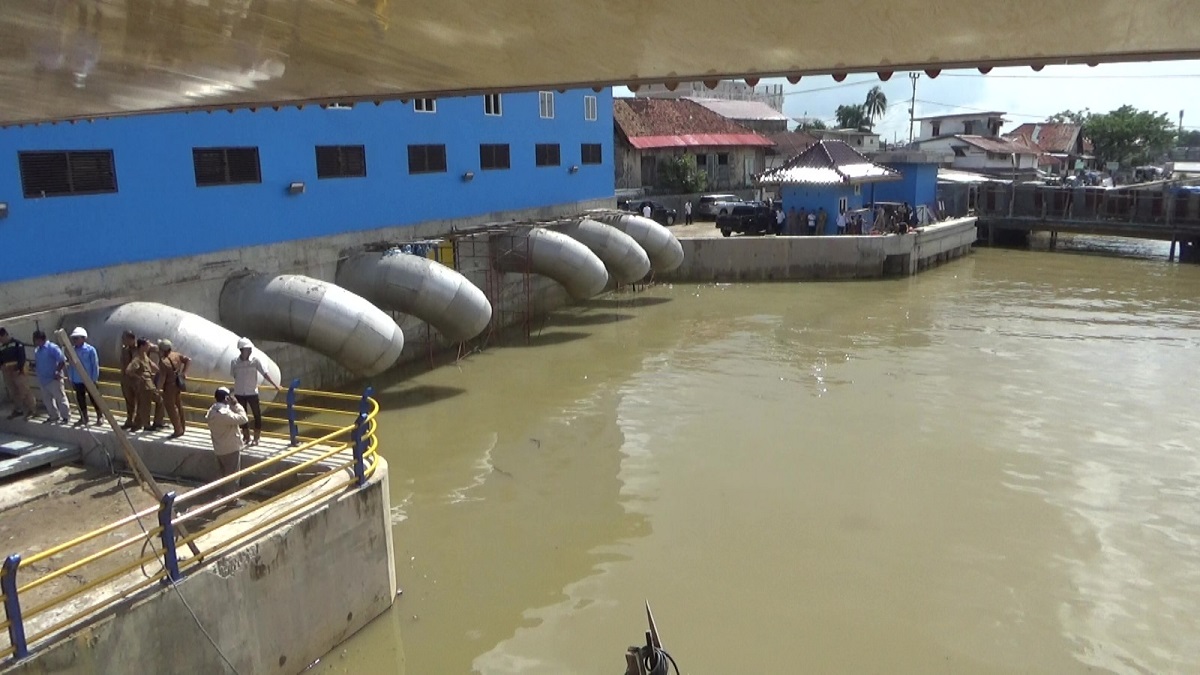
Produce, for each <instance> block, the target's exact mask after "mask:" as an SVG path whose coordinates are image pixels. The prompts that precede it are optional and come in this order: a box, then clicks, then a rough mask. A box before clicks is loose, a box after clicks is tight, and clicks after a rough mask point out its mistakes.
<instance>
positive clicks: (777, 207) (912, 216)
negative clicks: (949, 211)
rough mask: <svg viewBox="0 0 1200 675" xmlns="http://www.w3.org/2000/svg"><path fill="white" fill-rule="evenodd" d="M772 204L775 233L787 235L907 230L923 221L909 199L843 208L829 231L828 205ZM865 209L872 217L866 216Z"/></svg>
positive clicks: (902, 232)
mask: <svg viewBox="0 0 1200 675" xmlns="http://www.w3.org/2000/svg"><path fill="white" fill-rule="evenodd" d="M769 206H770V207H771V208H772V210H773V213H774V214H775V234H781V235H787V236H804V235H807V236H819V235H825V234H836V235H847V234H849V235H863V234H905V233H907V232H908V231H909V230H911V229H912V228H915V227H917V225H918V224H919V221H918V216H917V211H916V209H913V208H912V207H910V206H909V205H908V203H907V202H905V203H904V204H901V205H899V206H895V207H892V206H890V205H884V204H877V205H876V206H875V208H874V209H864V210H862V211H859V212H855V213H848V212H847V211H846V210H845V209H842V210H840V211H839V212H838V214H837V217H836V218H835V220H834V230H833V231H832V232H830V231H829V213H828V212H827V211H826V210H825V207H824V206H821V207H818V208H816V209H813V210H811V211H810V210H808V209H806V208H805V207H803V206H801V207H800V208H799V209H797V208H796V207H795V206H792V207H790V208H789V209H788V210H787V212H786V213H785V212H784V209H783V204H781V203H779V202H770V203H769ZM864 213H865V214H867V216H868V218H869V220H866V219H864V218H863V215H864Z"/></svg>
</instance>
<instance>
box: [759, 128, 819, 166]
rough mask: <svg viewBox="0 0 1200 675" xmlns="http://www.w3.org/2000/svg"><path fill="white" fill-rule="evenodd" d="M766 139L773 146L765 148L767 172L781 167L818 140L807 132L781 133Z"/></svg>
mask: <svg viewBox="0 0 1200 675" xmlns="http://www.w3.org/2000/svg"><path fill="white" fill-rule="evenodd" d="M767 139H768V140H770V141H771V143H773V144H774V147H771V148H767V170H771V169H774V168H776V167H780V166H783V165H784V163H785V162H787V161H788V160H789V159H791V158H793V157H795V156H796V155H798V154H800V153H802V152H804V151H805V150H807V149H809V148H810V147H812V145H813V144H814V143H816V142H817V141H819V140H820V139H819V138H817V137H816V136H813V135H812V134H810V133H808V132H807V131H781V132H777V133H773V134H767Z"/></svg>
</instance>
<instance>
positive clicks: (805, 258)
mask: <svg viewBox="0 0 1200 675" xmlns="http://www.w3.org/2000/svg"><path fill="white" fill-rule="evenodd" d="M975 238H976V232H975V219H974V218H960V219H956V220H948V221H945V222H942V223H937V224H935V225H928V226H926V227H923V228H920V229H918V230H917V231H916V232H912V233H909V234H903V235H894V234H893V235H863V236H827V237H731V238H728V239H724V238H715V237H713V238H709V237H700V238H682V237H681V238H680V240H679V241H680V243H681V244H682V245H683V251H684V262H683V265H682V266H680V267H679V268H678V269H676V270H675V271H673V272H671V273H670V274H668V275H665V277H664V278H665V279H667V280H670V281H811V280H822V279H875V278H881V277H889V276H909V275H913V274H916V273H917V272H919V271H921V270H923V269H926V268H927V267H931V266H934V265H938V264H940V263H943V262H946V261H948V260H953V259H954V258H958V257H961V256H963V255H966V254H967V253H969V252H970V251H971V246H972V244H974V243H975Z"/></svg>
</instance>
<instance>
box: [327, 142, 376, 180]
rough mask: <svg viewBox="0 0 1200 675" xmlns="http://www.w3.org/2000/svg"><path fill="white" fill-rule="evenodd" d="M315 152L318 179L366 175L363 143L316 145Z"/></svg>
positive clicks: (365, 148)
mask: <svg viewBox="0 0 1200 675" xmlns="http://www.w3.org/2000/svg"><path fill="white" fill-rule="evenodd" d="M315 152H316V157H317V179H318V180H325V179H327V178H366V177H367V146H365V145H318V146H315Z"/></svg>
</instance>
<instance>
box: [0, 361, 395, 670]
mask: <svg viewBox="0 0 1200 675" xmlns="http://www.w3.org/2000/svg"><path fill="white" fill-rule="evenodd" d="M102 372H105V373H107V374H109V375H119V373H118V371H116V370H115V369H112V368H104V369H102ZM189 383H200V384H211V385H214V387H215V386H220V385H222V384H226V383H222V382H218V381H215V380H207V379H203V378H189ZM97 384H98V385H100V386H101V390H102V391H104V389H106V388H107V389H111V388H113V387H119V382H114V381H112V380H108V381H101V382H97ZM292 391H294V392H295V393H296V394H302V395H304V396H305V397H309V398H325V399H330V400H332V401H338V402H350V401H353V402H356V403H358V404H359V407H358V410H357V411H349V410H346V409H344V408H343V409H335V408H324V407H319V406H315V405H305V406H298V405H293V406H290V408H291V411H301V412H304V413H308V414H313V415H321V416H334V417H339V416H340V417H345V416H349V417H351V418H353V422H352V423H350V424H347V425H342V426H338V425H336V424H330V423H328V422H317V421H315V420H314V421H307V420H304V421H301V420H296V421H295V423H296V424H297V425H298V426H299V425H304V426H305V427H306V428H309V429H311V431H310V432H309V433H310V434H316V435H315V436H300V435H299V434H298V433H296V434H295V435H294V436H292V435H290V434H275V433H271V434H270V435H271V436H275V437H279V438H285V439H289V438H295V439H296V440H297V441H300V440H301V439H302V440H303V442H301V443H299V444H298V445H296V446H295V447H291V448H288V449H287V450H284V451H283V452H280V453H277V454H275V455H273V456H271V457H268V458H266V459H263V460H261V461H259V462H256V463H255V464H253V465H251V466H248V467H245V468H242V469H240V470H238V471H236V472H234V473H232V474H230V475H228V476H224V477H222V478H219V479H217V480H214V481H212V482H209V483H207V484H205V485H203V486H201V487H199V488H196V489H194V490H190V491H188V492H185V493H183V494H182V495H180V496H179V497H178V499H175V496H174V495H173V494H169V495H167V497H165V498H164V500H163V503H162V504H160V505H159V506H156V507H151V508H147V509H143V510H141V511H138V512H137V513H134V514H131V515H129V516H126V517H124V518H121V519H119V520H117V521H114V522H112V523H109V524H107V525H104V526H103V527H100V528H97V529H95V530H92V531H91V532H87V533H85V534H82V535H79V536H77V537H74V538H72V539H70V540H68V541H65V542H63V543H61V544H58V545H56V546H53V547H50V548H48V549H46V550H44V551H41V552H39V553H37V554H35V555H33V556H30V557H29V558H28V559H21V558H20V557H19V556H17V555H12V556H9V558H8V559H7V560H5V561H4V567H3V570H2V571H0V593H2V594H0V604H2V606H3V607H4V609H5V616H6V617H7V618H6V620H4V621H3V622H0V631H6V632H7V633H8V635H9V642H10V644H9V646H8V647H7V648H0V659H2V658H7V657H9V656H15V657H16V658H24V657H25V656H26V655H27V654H28V647H29V645H30V644H33V643H36V642H38V641H41V640H44V639H45V638H47V637H49V636H51V635H53V634H55V633H56V632H58V631H59V630H61V629H63V628H66V627H68V626H70V625H72V624H74V623H76V622H78V621H80V620H82V619H83V618H85V617H87V616H91V615H93V614H95V613H96V612H99V611H101V610H103V609H105V608H107V607H109V606H111V605H112V604H114V603H116V602H117V601H119V600H120V599H122V598H125V597H129V596H130V595H132V594H134V593H137V592H140V591H142V590H145V589H147V588H149V587H151V586H152V585H154V584H156V583H158V582H159V581H161V580H168V581H174V580H177V579H179V578H181V576H182V573H183V572H184V571H191V570H194V569H195V568H197V567H198V566H200V565H202V564H203V563H204V560H205V559H211V557H212V556H215V555H217V554H219V553H222V552H224V551H226V550H228V549H230V548H231V547H233V546H235V545H237V543H238V542H241V541H243V540H245V539H246V538H247V537H249V536H251V535H253V534H256V533H258V532H260V531H262V530H263V529H266V528H269V527H273V526H276V525H278V524H280V523H281V522H283V521H284V520H285V519H286V518H287V517H288V516H290V515H291V514H293V513H295V512H297V511H300V510H302V509H304V508H306V507H309V506H311V505H313V504H316V503H318V502H320V501H323V500H325V499H327V498H328V497H330V496H332V495H334V494H337V493H339V492H344V491H345V490H346V489H347V485H346V483H345V482H343V481H336V480H335V481H334V483H333V484H332V485H331V486H329V487H326V488H321V489H317V490H315V491H314V490H313V489H312V488H314V487H315V486H316V485H317V484H318V483H320V482H321V481H324V480H327V479H329V478H333V477H336V476H337V474H339V473H341V472H345V471H347V470H350V471H351V472H352V473H353V475H354V481H353V482H352V483H351V487H354V486H361V485H362V484H364V483H365V482H366V480H367V479H368V478H369V477H370V476H372V475H373V474H374V472H375V468H376V466H377V465H378V460H379V457H378V446H379V441H378V438H377V437H376V435H375V432H376V429H377V425H378V422H377V416H378V414H379V404H378V402H376V401H375V399H374V398H372V397H371V396H370V394H371V390H370V389H368V390H367V392H366V393H364V394H363V395H361V396H356V395H353V394H343V393H339V392H323V391H315V390H309V389H299V388H293V389H292ZM184 395H185V396H196V397H199V396H206V395H204V394H200V393H196V392H186V393H185V394H184ZM103 397H104V398H105V400H112V401H115V402H121V401H123V397H120V396H113V395H110V394H103ZM264 407H272V408H281V407H282V408H285V409H287V408H289V406H287V405H286V404H280V403H275V402H264ZM188 409H189V410H193V411H196V412H200V411H201V409H199V408H193V407H190V406H189V407H188ZM270 419H271V420H272V421H273V422H278V423H282V424H289V423H290V422H291V420H283V419H279V418H270ZM201 426H203V424H202V423H201ZM314 450H316V451H317V454H315V455H314V456H312V457H306V458H303V459H302V458H300V457H298V455H299V454H300V453H303V452H306V451H307V452H312V451H314ZM343 453H349V456H348V457H346V458H345V459H342V460H335V458H336V457H337V456H338V455H340V454H343ZM313 471H316V475H314V476H312V477H307V474H308V473H311V472H313ZM264 473H265V474H266V475H265V476H262V475H261V474H264ZM252 474H260V477H259V478H258V480H256V481H254V482H252V483H250V484H249V485H246V486H244V487H243V486H240V485H239V484H240V482H241V481H242V480H243V479H248V478H249V477H250V476H251V475H252ZM302 474H303V475H304V476H306V478H305V479H304V480H299V482H296V483H295V484H294V485H291V486H290V487H286V489H282V490H279V491H278V492H277V493H276V494H274V495H273V496H271V497H269V498H267V499H265V500H263V501H261V502H258V503H256V504H253V505H252V506H250V507H249V508H248V509H242V510H240V511H238V512H236V513H230V514H227V515H225V516H223V517H220V518H217V519H216V520H214V521H213V522H211V523H209V524H206V525H203V526H202V527H199V529H193V531H192V532H191V533H190V534H189V536H187V537H183V538H179V537H177V535H176V534H175V532H176V530H175V526H176V525H177V524H180V523H185V522H188V521H195V522H196V523H199V522H202V521H201V519H202V518H203V517H204V516H206V515H209V514H211V513H213V512H215V511H216V510H218V509H220V508H221V507H222V506H225V505H228V504H230V503H232V502H234V501H235V500H238V499H240V498H242V497H245V496H247V495H250V494H253V493H256V492H260V491H262V490H264V489H266V488H268V487H275V488H279V487H284V485H283V483H282V482H283V481H287V480H288V479H291V480H292V481H296V480H298V479H300V478H301V475H302ZM230 487H232V488H233V490H232V491H230V492H228V493H227V494H225V495H224V496H222V497H220V498H218V499H216V500H214V501H211V502H205V503H204V504H203V506H200V507H198V508H195V509H193V510H192V511H190V512H188V513H186V514H185V515H183V516H180V517H176V516H175V513H174V508H175V507H177V506H179V505H180V504H183V503H198V502H201V501H203V500H202V499H201V498H202V497H205V496H206V495H212V494H213V493H215V492H216V491H217V490H222V491H226V490H228V488H230ZM285 502H290V503H287V504H286V507H285V508H284V509H282V510H280V511H274V512H272V513H270V515H269V516H268V517H266V518H264V519H263V520H262V521H261V522H258V523H255V524H254V525H253V526H251V527H249V528H246V529H244V530H240V531H239V532H237V533H236V534H234V535H232V536H230V537H228V538H225V539H217V540H215V541H212V542H209V543H208V544H206V546H207V550H205V551H204V552H203V555H201V556H193V557H190V558H188V559H186V560H182V561H180V560H178V559H177V558H176V552H177V550H178V549H179V547H180V546H185V545H187V544H191V543H194V542H196V540H198V539H200V538H201V537H206V536H208V535H212V534H219V532H220V528H221V527H222V526H223V525H227V524H229V523H231V522H233V521H235V520H239V519H242V518H245V517H246V516H248V515H251V514H255V513H259V512H262V511H263V510H264V509H267V508H269V507H272V506H276V505H279V504H282V503H285ZM152 516H155V517H156V518H157V519H159V521H160V522H163V523H165V527H164V525H160V524H158V523H156V524H155V526H154V527H150V528H147V527H145V526H142V525H141V520H142V519H143V518H149V517H152ZM164 519H165V520H164ZM133 523H138V524H139V526H140V527H142V530H143V532H142V533H140V534H138V535H134V536H130V537H127V538H125V539H123V540H121V541H119V542H117V543H115V544H111V545H109V546H106V547H104V548H103V549H101V550H99V551H96V552H93V553H88V554H83V553H82V552H80V553H79V556H78V559H76V560H74V561H73V562H70V563H67V564H66V565H64V566H62V567H60V568H58V569H55V570H52V571H50V572H47V573H45V574H43V575H41V576H38V577H36V578H34V579H32V580H31V581H28V582H26V583H25V584H23V585H21V586H19V587H18V586H17V582H16V573H17V571H19V570H28V569H31V568H32V566H33V565H35V564H37V563H42V562H44V561H46V560H49V559H51V558H55V557H58V556H63V555H70V554H72V553H74V552H76V551H78V550H79V548H80V547H81V546H83V545H85V544H88V543H89V542H92V541H94V540H96V539H97V538H99V537H103V536H105V535H108V534H111V533H113V532H116V531H117V530H120V529H121V528H123V527H126V526H128V525H130V524H133ZM193 527H196V525H193ZM156 539H161V541H160V542H159V541H156ZM138 542H146V544H147V545H148V546H149V547H150V548H151V549H152V551H151V552H150V553H149V554H144V555H141V556H140V557H139V558H138V559H137V560H134V561H132V562H128V563H124V564H118V565H115V566H113V567H112V569H108V570H107V571H105V572H104V573H102V574H100V576H98V577H96V578H94V579H91V580H90V581H88V582H87V583H84V584H81V585H79V586H77V587H73V588H71V589H69V590H67V591H62V592H56V593H52V594H51V595H50V596H49V597H47V598H45V599H43V600H42V601H41V602H39V603H38V604H36V605H35V606H33V607H31V608H29V609H28V610H25V611H22V610H21V607H20V598H21V596H22V594H26V593H29V592H31V591H33V590H35V589H38V588H41V587H44V586H47V585H48V584H50V583H51V582H53V581H55V580H58V579H62V578H64V577H66V576H67V575H69V574H73V573H75V572H78V571H79V570H81V569H84V568H89V569H90V568H91V567H92V566H95V565H98V564H101V563H102V562H107V561H112V559H113V556H114V555H116V554H117V553H119V552H120V551H122V550H124V549H126V548H127V547H129V546H131V545H133V544H136V543H138ZM166 549H169V550H166ZM144 550H145V549H144V548H143V551H144ZM152 561H157V562H158V563H159V566H160V570H159V571H158V572H156V573H151V574H147V578H146V579H144V580H142V581H140V582H138V583H136V584H133V585H131V586H129V587H122V588H119V589H111V592H110V593H109V594H108V595H106V596H104V597H100V598H97V599H96V600H95V601H94V602H91V603H88V604H86V605H85V606H83V607H81V608H79V609H78V610H77V611H75V612H72V613H71V614H70V615H69V616H67V617H65V618H62V619H59V620H57V621H55V622H54V623H53V624H52V625H50V626H47V627H39V629H38V630H37V631H36V632H35V633H33V634H31V635H29V636H28V637H26V635H25V632H24V627H25V625H28V624H30V623H31V622H34V621H36V620H37V619H38V618H39V617H41V616H44V615H45V614H46V613H47V612H50V611H52V610H54V609H56V608H65V606H66V603H67V602H68V601H70V600H72V599H74V598H77V597H79V596H81V595H84V594H86V593H88V592H90V591H94V590H96V589H97V588H99V587H100V586H102V585H104V584H108V583H110V582H113V581H115V580H117V579H120V578H121V577H123V576H125V575H128V574H131V573H133V572H134V570H137V569H139V568H141V569H142V571H143V572H145V565H146V564H147V563H149V562H152Z"/></svg>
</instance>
